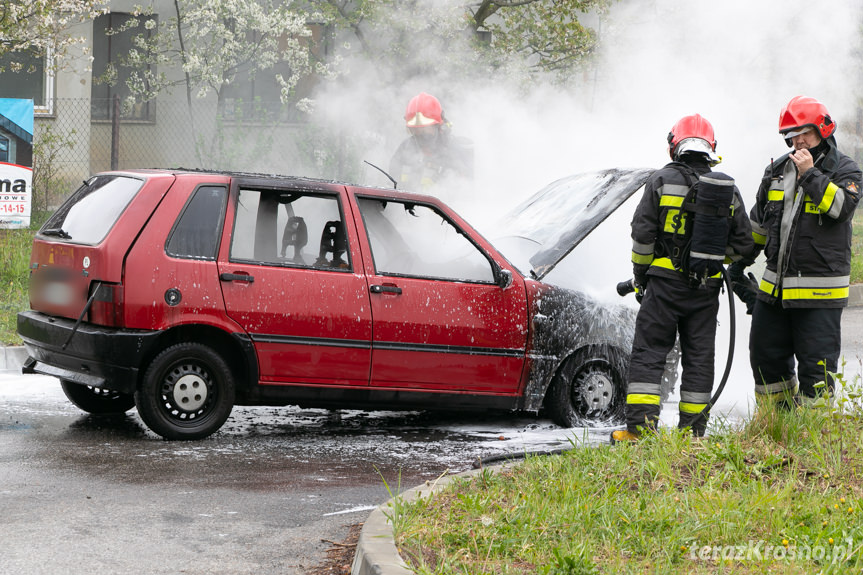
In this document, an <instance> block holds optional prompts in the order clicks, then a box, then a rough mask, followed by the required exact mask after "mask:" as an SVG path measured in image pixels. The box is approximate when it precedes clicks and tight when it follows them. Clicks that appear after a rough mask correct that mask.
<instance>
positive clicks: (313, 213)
mask: <svg viewBox="0 0 863 575" xmlns="http://www.w3.org/2000/svg"><path fill="white" fill-rule="evenodd" d="M649 173H650V172H649V171H648V170H636V171H631V172H619V171H618V172H609V173H605V174H604V175H603V174H599V175H598V176H597V177H598V178H600V180H599V181H601V182H606V183H607V184H608V185H607V186H606V187H605V188H603V189H605V194H604V195H605V196H607V197H595V198H587V200H589V201H586V202H585V204H584V206H583V209H584V213H583V214H582V215H583V217H582V219H583V220H585V219H586V220H588V221H589V220H590V218H591V217H592V218H594V219H600V216H602V217H604V215H603V214H605V215H607V213H608V212H610V211H611V210H613V209H615V208H616V207H617V205H619V204H620V202H622V201H623V200H624V199H626V197H629V195H631V194H632V193H633V192H634V191H635V190H637V189H638V188H639V187H640V186H641V184H642V183H643V182H644V180H645V179H646V178H647V176H648V175H649ZM603 178H604V179H603ZM609 190H611V191H609ZM552 192H554V190H552ZM557 193H559V192H557ZM594 225H595V224H594ZM584 228H585V229H586V231H584V230H582V232H579V233H580V235H581V237H583V235H584V234H586V233H587V232H589V231H590V229H592V227H591V226H584ZM579 233H574V232H573V230H559V233H558V234H557V236H558V237H557V239H553V241H549V242H547V243H546V244H545V246H544V247H543V248H542V249H541V250H540V252H539V253H538V254H536V256H535V259H534V260H532V261H535V262H536V263H537V265H536V266H535V269H538V270H542V271H543V273H547V271H548V270H549V269H550V268H551V267H553V265H554V263H555V262H556V261H558V260H559V259H560V258H561V257H563V255H565V254H566V252H568V250H569V249H572V248H571V246H573V245H575V244H577V243H578V241H579V240H580V237H578V236H579ZM555 242H557V243H555ZM534 275H535V276H536V277H534V278H532V277H529V276H530V274H528V277H525V275H522V273H520V272H519V271H518V269H517V268H516V266H514V265H513V264H511V263H510V262H509V261H508V260H507V259H506V258H505V257H503V256H502V255H501V254H500V253H499V252H498V251H497V250H496V249H495V248H494V247H493V246H492V245H491V244H490V243H489V242H488V241H486V239H484V238H483V237H482V236H481V235H480V234H479V233H477V231H475V230H474V229H473V228H472V227H471V226H470V225H469V224H468V223H467V222H465V221H464V220H463V219H462V218H461V217H459V216H458V215H457V214H456V213H454V212H453V211H452V210H451V209H449V208H448V207H447V206H445V205H444V204H442V203H441V202H440V201H438V200H436V199H435V198H432V197H428V196H421V195H415V194H409V193H402V192H399V191H395V190H384V189H376V188H366V187H358V186H352V185H348V184H342V183H335V182H329V181H318V180H309V179H302V178H292V177H280V176H263V175H253V174H240V173H214V172H202V171H167V170H141V171H127V172H110V173H101V174H97V175H95V176H93V177H92V178H91V179H89V180H88V181H86V182H85V183H84V185H83V186H82V187H81V188H79V189H78V190H77V191H76V192H75V193H74V194H73V195H71V196H70V197H69V199H68V200H67V201H66V202H65V203H64V204H63V205H62V206H61V207H60V208H59V209H58V210H57V212H56V213H55V214H54V215H53V216H52V217H51V219H50V220H49V221H48V222H46V224H45V225H44V226H43V227H42V229H41V230H40V231H39V233H38V234H37V235H36V238H35V240H34V243H33V251H32V258H31V267H30V303H31V308H32V309H31V310H29V311H25V312H22V313H21V314H19V316H18V332H19V334H20V336H21V337H22V338H23V340H24V344H25V346H26V348H27V352H28V354H29V359H28V360H27V362H26V364H25V367H24V372H25V373H34V372H36V373H43V374H48V375H53V376H56V377H58V378H59V379H60V382H61V385H62V387H63V390H64V391H65V393H66V395H67V396H68V398H69V399H70V400H71V401H72V402H73V403H74V404H75V405H77V406H78V407H80V408H81V409H83V410H84V411H87V412H90V413H122V412H125V411H127V410H129V409H131V408H132V407H137V409H138V413H139V415H140V416H141V419H142V420H143V421H144V422H145V423H146V424H147V425H148V426H149V427H150V429H152V430H153V431H154V432H156V433H157V434H159V435H161V436H163V437H165V438H167V439H198V438H203V437H206V436H208V435H210V434H212V433H214V432H215V431H217V430H218V429H219V428H220V427H221V426H222V424H223V423H224V422H225V420H226V419H227V418H228V417H229V415H230V413H231V409H232V407H233V406H234V405H298V406H301V407H323V408H341V409H445V410H457V409H458V410H475V409H496V410H525V411H529V412H538V411H539V410H540V409H541V408H546V409H547V410H548V413H549V414H551V416H552V417H553V418H554V419H555V421H557V422H558V423H559V424H561V425H564V426H575V425H579V424H584V423H589V422H591V421H606V422H607V421H617V420H619V419H620V417H621V414H622V409H623V404H624V395H623V384H624V377H625V373H626V366H627V361H628V355H629V350H630V347H631V338H632V327H633V318H634V314H633V312H632V310H631V309H628V308H625V307H622V306H611V307H608V306H607V307H605V308H601V309H600V310H599V312H598V313H593V314H592V315H591V316H590V319H589V320H586V319H585V317H586V316H585V315H584V309H586V307H587V306H594V307H595V305H594V304H593V303H592V302H591V301H590V300H589V298H587V296H585V295H583V294H580V293H578V292H573V291H568V290H564V289H561V288H557V287H555V286H552V285H548V284H545V283H543V282H541V281H539V278H541V276H542V274H541V273H539V272H534Z"/></svg>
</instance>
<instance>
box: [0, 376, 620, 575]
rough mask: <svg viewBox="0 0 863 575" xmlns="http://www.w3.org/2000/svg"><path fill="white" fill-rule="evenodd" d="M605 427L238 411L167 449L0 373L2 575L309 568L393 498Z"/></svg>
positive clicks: (40, 383)
mask: <svg viewBox="0 0 863 575" xmlns="http://www.w3.org/2000/svg"><path fill="white" fill-rule="evenodd" d="M607 433H608V431H607V430H605V431H600V430H596V431H594V432H592V433H586V432H584V431H583V430H564V429H561V428H559V427H557V426H555V425H554V424H552V423H551V422H550V421H548V420H544V419H540V418H534V417H506V416H500V415H497V416H493V417H491V416H481V415H480V416H478V415H471V414H467V415H464V414H462V415H460V416H446V415H443V414H435V413H426V412H409V413H397V412H371V413H369V412H360V411H339V412H330V411H326V410H300V409H297V408H269V407H255V408H246V407H237V408H235V409H234V411H233V414H232V416H231V418H230V419H229V420H228V422H227V423H226V424H225V426H224V427H223V428H222V430H221V431H220V432H219V433H217V434H216V435H214V436H212V437H211V438H208V439H206V440H202V441H195V442H167V441H163V440H161V439H160V438H159V437H158V436H156V435H155V434H153V433H152V432H150V431H148V430H147V429H146V428H145V426H144V425H143V423H142V422H141V421H140V419H139V418H138V415H137V413H136V412H135V411H134V410H133V411H131V412H130V413H129V414H127V415H125V416H123V417H96V416H92V415H87V414H84V413H82V412H81V411H80V410H78V409H77V408H76V407H74V406H73V405H72V404H71V403H69V402H68V401H67V400H66V398H65V396H64V395H63V392H62V390H61V389H60V386H59V383H58V382H57V380H56V379H54V378H51V377H46V376H36V375H26V376H24V375H18V374H15V373H13V372H9V371H7V372H4V373H2V374H0V517H2V521H0V548H2V553H0V555H2V561H0V574H7V573H9V574H12V573H15V574H30V573H46V574H47V573H50V574H55V573H60V572H62V573H67V574H77V573H82V574H83V573H87V574H89V573H93V572H98V573H158V574H160V573H166V574H167V573H172V574H174V573H192V574H197V573H232V574H233V573H256V574H260V575H266V574H270V573H272V574H275V573H279V574H293V573H304V572H305V570H307V569H308V568H310V567H311V566H313V565H315V564H317V563H320V562H322V561H323V560H324V557H325V553H324V552H325V550H326V549H327V547H328V546H329V544H328V541H339V540H341V539H343V538H344V536H345V534H346V533H347V527H348V526H349V525H351V524H354V523H360V522H362V521H363V520H364V519H365V518H366V517H367V516H368V514H369V512H370V511H371V509H373V508H374V507H375V506H377V505H379V504H381V503H383V502H384V501H386V500H387V499H389V498H390V496H391V494H395V493H398V492H399V491H401V490H405V489H407V488H410V487H413V486H415V485H418V484H420V483H422V482H424V481H426V480H433V479H435V478H436V477H438V476H439V475H441V474H442V473H446V472H447V471H449V472H458V471H464V470H466V469H470V468H471V466H472V465H473V463H474V462H475V461H477V460H479V459H480V458H482V457H487V456H492V457H493V456H499V455H501V454H506V453H514V454H519V453H523V452H525V451H545V450H553V449H559V448H566V447H569V446H570V445H572V443H578V442H580V441H583V440H586V441H597V440H599V438H600V437H604V436H607Z"/></svg>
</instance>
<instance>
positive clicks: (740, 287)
mask: <svg viewBox="0 0 863 575" xmlns="http://www.w3.org/2000/svg"><path fill="white" fill-rule="evenodd" d="M730 272H731V268H730V267H729V279H731V289H732V290H734V294H735V295H736V296H737V297H738V298H740V301H742V302H743V303H745V304H746V313H747V314H749V315H752V310H753V308H755V301H756V300H757V299H758V281H757V280H756V279H755V276H754V275H752V272H749V274H747V276H746V277H744V276H743V274H742V273H741V274H740V277H739V278H738V279H734V277H733V276H732V275H731V273H730Z"/></svg>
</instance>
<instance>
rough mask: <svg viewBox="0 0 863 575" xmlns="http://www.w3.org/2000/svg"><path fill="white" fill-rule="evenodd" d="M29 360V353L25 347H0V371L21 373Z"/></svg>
mask: <svg viewBox="0 0 863 575" xmlns="http://www.w3.org/2000/svg"><path fill="white" fill-rule="evenodd" d="M26 359H27V351H26V350H25V349H24V346H23V345H16V346H11V347H0V371H17V372H18V373H20V372H21V366H23V365H24V360H26Z"/></svg>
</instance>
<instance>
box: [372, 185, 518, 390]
mask: <svg viewBox="0 0 863 575" xmlns="http://www.w3.org/2000/svg"><path fill="white" fill-rule="evenodd" d="M357 206H358V209H359V211H360V213H361V215H362V225H363V233H361V234H360V235H361V237H362V240H361V241H362V243H363V246H364V257H365V260H364V261H365V263H366V274H367V276H368V281H369V291H370V294H371V309H372V319H373V326H374V329H373V336H372V378H371V380H372V381H371V385H372V386H374V387H388V388H405V389H417V390H419V389H422V390H435V391H449V392H471V393H488V394H514V393H517V392H518V391H519V386H520V381H521V375H522V369H523V366H524V354H525V345H526V339H527V331H528V328H527V319H526V318H527V313H526V296H525V289H524V285H523V280H522V279H521V278H520V277H515V278H514V279H513V283H511V284H509V285H507V286H506V287H502V286H501V285H497V284H496V283H495V281H496V277H497V274H496V273H495V264H493V262H492V260H491V259H490V257H489V255H488V254H487V253H485V252H484V251H483V250H482V249H480V248H479V247H478V245H477V243H475V242H474V241H472V239H471V236H470V235H469V233H468V232H467V231H465V229H463V228H460V227H459V226H458V225H457V224H456V223H455V222H454V220H453V219H452V218H450V217H448V216H447V215H446V213H445V212H444V211H443V209H442V208H439V207H437V206H434V205H426V204H423V203H418V202H411V201H408V200H404V201H402V200H394V199H390V198H388V199H386V200H383V199H380V198H371V197H365V198H364V197H358V198H357Z"/></svg>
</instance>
